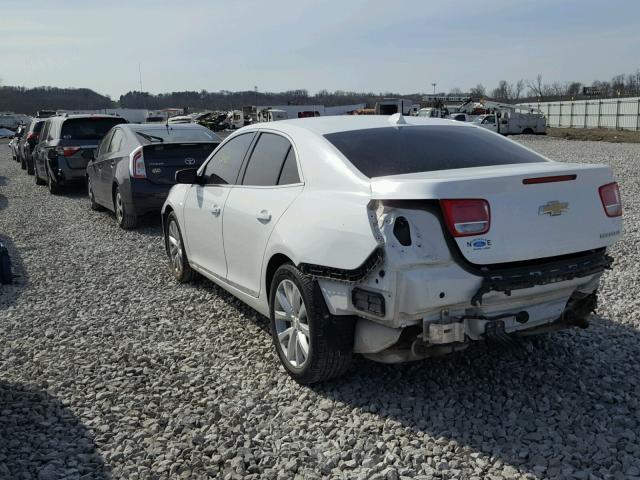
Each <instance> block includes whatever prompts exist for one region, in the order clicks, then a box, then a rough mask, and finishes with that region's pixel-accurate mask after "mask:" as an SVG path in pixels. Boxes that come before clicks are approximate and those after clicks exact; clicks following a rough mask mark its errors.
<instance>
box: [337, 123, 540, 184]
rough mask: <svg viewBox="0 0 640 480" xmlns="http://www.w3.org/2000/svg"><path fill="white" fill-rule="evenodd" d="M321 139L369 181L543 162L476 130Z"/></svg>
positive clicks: (373, 131)
mask: <svg viewBox="0 0 640 480" xmlns="http://www.w3.org/2000/svg"><path fill="white" fill-rule="evenodd" d="M325 138H326V139H327V140H329V141H330V142H331V143H332V144H333V145H334V146H335V147H336V148H337V149H338V150H340V152H341V153H342V154H343V155H344V156H345V157H347V159H348V160H349V161H350V162H351V163H352V164H353V165H354V166H355V167H356V168H357V169H358V170H360V171H361V172H362V173H363V174H364V175H366V176H367V177H369V178H372V177H384V176H387V175H402V174H406V173H417V172H431V171H434V170H449V169H456V168H470V167H486V166H490V165H509V164H513V163H539V162H546V161H547V160H545V159H544V158H542V157H541V156H539V155H537V154H535V153H533V152H531V151H529V150H527V149H526V148H524V147H521V146H520V145H518V144H514V143H512V142H510V141H509V140H506V139H504V138H502V137H500V136H498V135H495V134H493V133H491V132H488V131H486V130H484V129H480V128H466V127H451V126H435V125H434V126H407V127H397V128H389V127H382V128H370V129H366V130H352V131H348V132H338V133H330V134H327V135H325Z"/></svg>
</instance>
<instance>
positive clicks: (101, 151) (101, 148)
mask: <svg viewBox="0 0 640 480" xmlns="http://www.w3.org/2000/svg"><path fill="white" fill-rule="evenodd" d="M112 136H113V132H110V133H109V134H108V135H106V136H105V137H104V138H103V139H102V141H101V142H100V144H99V145H98V150H97V152H96V158H97V157H98V156H99V155H104V154H105V153H106V152H107V147H108V146H109V143H110V142H111V137H112Z"/></svg>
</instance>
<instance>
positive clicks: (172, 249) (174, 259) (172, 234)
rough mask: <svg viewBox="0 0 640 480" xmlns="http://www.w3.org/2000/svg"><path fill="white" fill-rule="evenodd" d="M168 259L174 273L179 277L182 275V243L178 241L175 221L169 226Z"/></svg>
mask: <svg viewBox="0 0 640 480" xmlns="http://www.w3.org/2000/svg"><path fill="white" fill-rule="evenodd" d="M168 238H169V258H170V259H171V265H172V266H173V269H174V270H175V272H176V273H177V274H178V275H180V274H181V273H182V242H181V241H180V232H179V231H178V225H177V224H176V222H175V221H173V220H172V221H171V223H170V224H169V235H168Z"/></svg>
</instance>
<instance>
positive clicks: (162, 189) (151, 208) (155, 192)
mask: <svg viewBox="0 0 640 480" xmlns="http://www.w3.org/2000/svg"><path fill="white" fill-rule="evenodd" d="M171 187H173V185H163V184H156V183H151V182H150V181H148V180H144V179H138V178H132V179H130V180H129V182H128V185H127V188H126V189H124V192H123V193H124V194H125V197H126V198H125V199H124V200H125V207H128V208H129V211H130V212H132V213H133V214H135V215H145V214H147V213H152V212H157V213H159V212H160V210H162V205H164V202H165V200H166V199H167V196H168V195H169V191H170V190H171Z"/></svg>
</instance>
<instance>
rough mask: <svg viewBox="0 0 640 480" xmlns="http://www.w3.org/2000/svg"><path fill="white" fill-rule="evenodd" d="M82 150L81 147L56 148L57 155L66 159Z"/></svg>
mask: <svg viewBox="0 0 640 480" xmlns="http://www.w3.org/2000/svg"><path fill="white" fill-rule="evenodd" d="M79 150H80V147H56V153H57V154H58V155H63V156H65V157H70V156H72V155H74V154H75V153H76V152H78V151H79Z"/></svg>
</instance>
